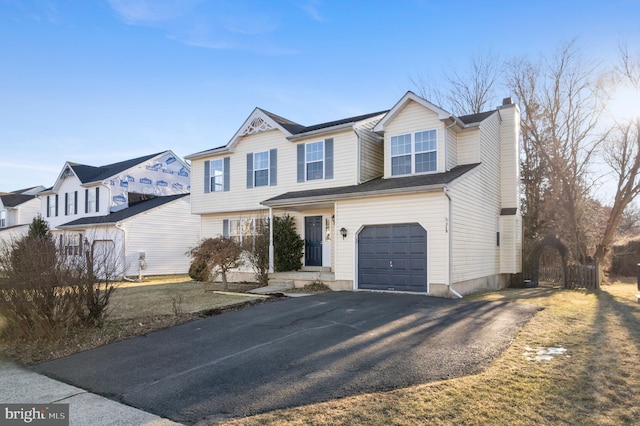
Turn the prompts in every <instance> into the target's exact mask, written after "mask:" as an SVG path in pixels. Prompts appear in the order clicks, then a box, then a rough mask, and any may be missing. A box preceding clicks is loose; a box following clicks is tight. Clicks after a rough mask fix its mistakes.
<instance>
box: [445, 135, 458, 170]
mask: <svg viewBox="0 0 640 426" xmlns="http://www.w3.org/2000/svg"><path fill="white" fill-rule="evenodd" d="M445 131H446V134H445V139H446V145H447V151H446V152H445V156H446V161H447V164H446V169H447V170H451V169H453V168H454V167H455V166H457V165H458V138H457V135H456V132H454V131H453V130H452V129H446V130H445ZM460 164H462V163H460Z"/></svg>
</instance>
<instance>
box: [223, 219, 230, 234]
mask: <svg viewBox="0 0 640 426" xmlns="http://www.w3.org/2000/svg"><path fill="white" fill-rule="evenodd" d="M222 236H223V237H225V238H229V219H223V221H222Z"/></svg>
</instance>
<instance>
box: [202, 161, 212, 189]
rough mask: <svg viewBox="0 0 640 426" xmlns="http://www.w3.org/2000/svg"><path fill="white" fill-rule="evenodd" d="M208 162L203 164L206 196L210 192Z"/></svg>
mask: <svg viewBox="0 0 640 426" xmlns="http://www.w3.org/2000/svg"><path fill="white" fill-rule="evenodd" d="M210 164H211V162H210V161H208V160H207V161H205V162H204V193H205V194H208V193H209V191H211V170H210Z"/></svg>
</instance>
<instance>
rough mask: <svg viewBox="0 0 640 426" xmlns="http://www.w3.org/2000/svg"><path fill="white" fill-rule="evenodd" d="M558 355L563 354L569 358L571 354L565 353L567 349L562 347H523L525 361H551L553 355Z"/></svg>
mask: <svg viewBox="0 0 640 426" xmlns="http://www.w3.org/2000/svg"><path fill="white" fill-rule="evenodd" d="M559 355H565V356H566V357H567V358H569V357H570V356H571V355H567V350H566V349H565V348H563V347H548V348H541V347H538V348H535V349H533V348H530V347H529V346H527V347H526V348H525V352H524V356H525V358H526V360H527V361H552V360H553V359H554V357H556V356H559Z"/></svg>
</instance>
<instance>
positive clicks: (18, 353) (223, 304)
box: [0, 276, 265, 365]
mask: <svg viewBox="0 0 640 426" xmlns="http://www.w3.org/2000/svg"><path fill="white" fill-rule="evenodd" d="M172 280H173V282H171V281H172ZM175 280H180V281H181V282H175ZM255 287H256V285H255V284H233V285H230V290H231V291H237V292H245V291H247V290H250V289H252V288H255ZM221 289H222V285H221V284H215V283H214V284H212V285H209V286H207V290H221ZM264 300H265V299H263V298H257V297H253V296H249V295H244V294H220V293H217V292H214V291H205V289H204V285H203V284H202V283H199V282H195V281H191V279H190V278H189V277H184V276H177V277H153V278H146V279H145V280H144V281H143V282H141V283H130V282H122V283H118V284H117V288H116V290H115V291H114V292H113V295H112V299H111V303H110V306H109V316H108V317H107V320H106V322H105V325H104V326H103V327H102V328H98V329H78V330H73V331H71V332H70V334H68V335H67V336H65V338H64V339H62V340H60V341H55V342H0V343H1V344H0V358H2V357H6V358H9V359H11V360H13V361H15V362H17V363H18V364H21V365H30V364H37V363H40V362H44V361H48V360H51V359H56V358H60V357H63V356H67V355H71V354H73V353H76V352H81V351H84V350H88V349H92V348H95V347H98V346H102V345H105V344H107V343H112V342H116V341H118V340H123V339H127V338H130V337H134V336H140V335H144V334H146V333H149V332H151V331H154V330H158V329H161V328H166V327H171V326H173V325H177V324H181V323H184V322H187V321H192V320H194V319H197V318H201V317H203V316H208V315H213V314H216V313H220V312H223V311H225V310H231V309H239V308H241V307H244V306H247V305H250V304H254V303H260V302H262V301H264ZM0 320H1V318H0Z"/></svg>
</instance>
